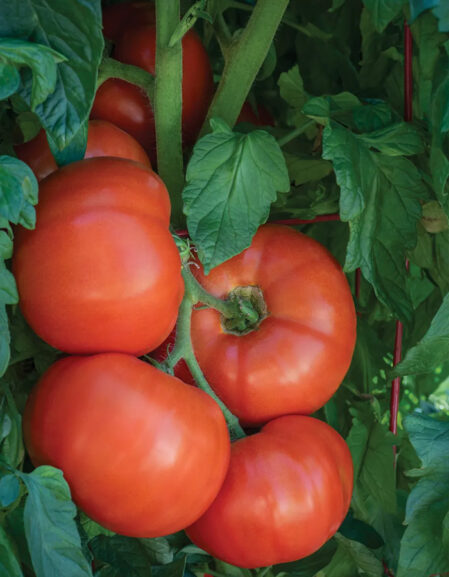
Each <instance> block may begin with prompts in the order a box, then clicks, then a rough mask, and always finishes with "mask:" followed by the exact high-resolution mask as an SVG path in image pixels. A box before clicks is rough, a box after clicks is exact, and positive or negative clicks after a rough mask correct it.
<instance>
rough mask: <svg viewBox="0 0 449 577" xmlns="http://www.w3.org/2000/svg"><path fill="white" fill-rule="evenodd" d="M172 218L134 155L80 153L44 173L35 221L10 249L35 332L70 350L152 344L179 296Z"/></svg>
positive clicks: (164, 332)
mask: <svg viewBox="0 0 449 577" xmlns="http://www.w3.org/2000/svg"><path fill="white" fill-rule="evenodd" d="M169 216H170V201H169V198H168V193H167V189H166V188H165V186H164V184H163V182H162V181H161V179H160V178H159V177H158V176H157V175H156V174H155V173H154V172H153V171H152V170H150V169H148V168H147V167H145V166H143V165H142V164H139V163H136V162H132V161H130V160H123V159H119V158H106V157H105V158H91V159H87V160H81V161H79V162H75V163H73V164H70V165H68V166H65V167H64V168H62V169H60V170H58V171H56V172H54V173H53V174H51V175H50V176H48V177H47V178H46V179H44V180H43V181H42V183H41V188H40V201H39V204H38V206H37V226H36V229H35V230H34V231H29V230H25V229H18V231H17V236H16V243H15V247H14V256H13V271H14V274H15V277H16V280H17V286H18V290H19V296H20V306H21V309H22V312H23V314H24V316H25V318H26V319H27V321H28V322H29V323H30V325H31V327H32V328H33V329H34V331H35V332H36V333H37V334H38V335H39V336H41V337H42V338H43V339H44V340H45V341H47V342H48V343H50V344H51V345H52V346H54V347H56V348H58V349H61V350H63V351H66V352H69V353H79V354H86V353H95V352H107V351H114V352H126V353H131V354H136V355H140V354H143V353H146V352H148V351H151V350H152V349H154V348H155V347H156V346H158V345H159V344H160V343H161V342H162V341H163V340H164V339H165V338H166V337H167V336H168V335H169V333H170V331H171V330H172V328H173V326H174V325H175V322H176V316H177V312H178V307H179V304H180V302H181V299H182V294H183V281H182V277H181V262H180V257H179V254H178V251H177V248H176V245H175V243H174V241H173V238H172V236H171V234H170V233H169V231H168V223H169Z"/></svg>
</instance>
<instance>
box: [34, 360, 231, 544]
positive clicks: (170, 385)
mask: <svg viewBox="0 0 449 577" xmlns="http://www.w3.org/2000/svg"><path fill="white" fill-rule="evenodd" d="M23 425H24V437H25V443H26V446H27V449H28V452H29V454H30V457H31V459H32V461H33V463H34V465H35V466H39V465H43V464H47V465H53V466H54V467H58V468H60V469H62V471H63V473H64V477H65V478H66V480H67V482H68V484H69V486H70V489H71V493H72V496H73V499H74V501H75V502H76V504H77V505H78V506H79V507H80V508H81V509H83V511H84V512H85V513H86V514H87V515H88V516H89V517H91V518H92V519H94V520H95V521H97V522H98V523H100V524H101V525H103V526H104V527H107V528H108V529H111V530H112V531H115V532H117V533H120V534H122V535H129V536H133V537H158V536H162V535H166V534H169V533H172V532H175V531H179V530H181V529H183V528H184V527H186V526H187V525H189V524H190V523H193V522H194V521H195V520H196V519H197V518H198V517H199V516H200V515H202V513H204V511H205V510H206V509H207V507H208V506H209V505H210V504H211V502H212V501H213V499H214V498H215V496H216V495H217V493H218V491H219V489H220V487H221V485H222V483H223V479H224V477H225V474H226V471H227V468H228V463H229V454H230V443H229V434H228V431H227V428H226V423H225V420H224V417H223V414H222V413H221V411H220V409H219V407H218V405H217V404H216V403H215V401H213V400H212V399H211V398H210V397H209V396H208V395H206V394H205V393H203V391H201V390H199V389H197V388H195V387H191V386H189V385H186V384H185V383H182V382H181V381H180V380H179V379H177V378H175V377H171V376H170V375H167V374H165V373H163V372H161V371H159V370H157V369H155V368H154V367H152V366H151V365H149V364H147V363H144V362H143V361H140V360H138V359H136V358H135V357H132V356H129V355H123V354H117V353H104V354H99V355H94V356H91V357H89V356H87V357H67V358H65V359H62V360H60V361H57V362H56V363H55V364H54V365H52V366H51V367H50V369H48V371H47V372H46V373H45V374H44V375H43V377H42V378H41V380H40V381H39V383H38V384H37V386H36V387H35V389H34V390H33V391H32V393H31V395H30V397H29V400H28V403H27V406H26V409H25V414H24V423H23Z"/></svg>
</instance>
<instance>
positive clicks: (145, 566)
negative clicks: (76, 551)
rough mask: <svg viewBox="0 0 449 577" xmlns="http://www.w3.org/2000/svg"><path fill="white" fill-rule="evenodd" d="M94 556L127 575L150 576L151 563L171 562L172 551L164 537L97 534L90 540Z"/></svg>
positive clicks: (132, 576) (131, 576) (134, 576)
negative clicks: (139, 537) (141, 537)
mask: <svg viewBox="0 0 449 577" xmlns="http://www.w3.org/2000/svg"><path fill="white" fill-rule="evenodd" d="M90 548H91V550H92V553H93V555H94V557H95V558H96V559H98V560H100V561H103V562H104V563H108V564H109V565H111V566H112V567H114V568H115V569H118V570H119V573H120V572H121V573H123V574H124V575H127V576H128V577H152V565H155V564H161V563H164V564H166V563H171V562H172V561H173V553H172V551H171V547H170V545H169V543H168V541H167V540H166V539H164V538H163V537H160V538H157V539H133V538H131V537H123V536H121V535H113V536H111V537H108V536H106V535H97V536H96V537H94V539H92V541H91V542H90Z"/></svg>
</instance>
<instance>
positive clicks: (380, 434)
mask: <svg viewBox="0 0 449 577" xmlns="http://www.w3.org/2000/svg"><path fill="white" fill-rule="evenodd" d="M350 412H351V413H352V415H353V416H354V418H353V425H352V428H351V431H350V433H349V436H348V438H347V439H346V441H347V443H348V446H349V448H350V450H351V454H352V458H353V461H354V479H355V482H354V493H353V503H352V506H353V511H354V514H355V515H356V517H357V518H358V519H361V520H362V521H365V522H366V523H368V524H371V520H372V519H371V516H370V508H369V503H368V505H367V503H366V502H367V501H369V500H370V499H372V500H374V501H375V502H376V504H377V507H378V508H380V509H383V510H385V511H389V512H394V511H395V510H396V492H395V474H394V455H393V445H394V444H395V442H397V440H396V439H395V437H394V435H393V434H392V433H390V432H389V431H388V428H387V427H386V426H385V425H383V424H381V423H379V422H378V421H377V419H376V418H375V416H374V415H373V413H372V411H371V410H370V408H369V407H368V408H365V407H364V408H363V409H362V407H360V408H358V409H355V408H352V409H350Z"/></svg>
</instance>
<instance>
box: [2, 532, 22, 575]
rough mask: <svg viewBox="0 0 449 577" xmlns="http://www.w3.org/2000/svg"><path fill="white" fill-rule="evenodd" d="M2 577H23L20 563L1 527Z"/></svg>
mask: <svg viewBox="0 0 449 577" xmlns="http://www.w3.org/2000/svg"><path fill="white" fill-rule="evenodd" d="M0 577H23V573H22V570H21V569H20V565H19V562H18V561H17V558H16V556H15V555H14V553H13V551H12V548H11V543H10V541H9V539H8V536H7V534H6V533H5V531H4V529H3V527H2V526H1V525H0Z"/></svg>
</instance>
